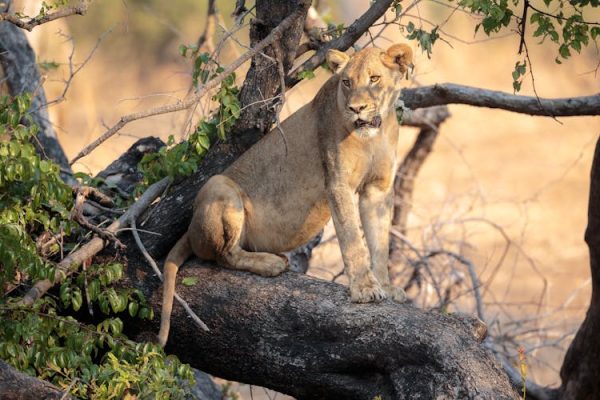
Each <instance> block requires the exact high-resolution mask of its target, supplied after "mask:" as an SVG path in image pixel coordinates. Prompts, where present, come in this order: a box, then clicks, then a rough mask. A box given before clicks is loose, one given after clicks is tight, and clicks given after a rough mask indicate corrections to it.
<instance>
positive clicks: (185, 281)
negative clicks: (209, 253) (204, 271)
mask: <svg viewBox="0 0 600 400" xmlns="http://www.w3.org/2000/svg"><path fill="white" fill-rule="evenodd" d="M181 283H182V284H183V285H185V286H194V285H195V284H196V283H198V278H197V277H195V276H188V277H185V278H183V279H182V280H181Z"/></svg>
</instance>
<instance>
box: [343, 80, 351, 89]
mask: <svg viewBox="0 0 600 400" xmlns="http://www.w3.org/2000/svg"><path fill="white" fill-rule="evenodd" d="M342 83H343V84H344V86H346V87H348V88H349V87H350V85H351V84H352V83H351V82H350V79H344V80H343V81H342Z"/></svg>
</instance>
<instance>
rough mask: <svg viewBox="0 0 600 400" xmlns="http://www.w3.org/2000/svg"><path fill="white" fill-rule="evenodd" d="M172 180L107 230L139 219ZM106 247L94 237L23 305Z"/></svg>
mask: <svg viewBox="0 0 600 400" xmlns="http://www.w3.org/2000/svg"><path fill="white" fill-rule="evenodd" d="M169 182H170V179H169V178H164V179H162V180H160V181H158V182H156V183H155V184H153V185H151V186H150V187H149V188H148V189H147V190H146V191H145V192H144V194H143V195H142V196H141V197H140V198H139V199H138V201H136V202H135V203H134V204H133V205H132V206H131V207H129V209H128V210H127V211H126V212H125V214H123V215H122V216H121V217H120V218H119V219H118V220H116V221H115V222H113V223H112V224H111V225H110V226H109V227H108V228H107V229H106V230H107V231H109V232H116V231H117V230H118V229H119V228H121V227H122V226H125V225H126V224H128V223H129V221H130V219H131V218H134V217H135V218H137V217H138V216H139V215H140V214H141V213H142V212H144V210H146V208H148V206H149V205H150V204H151V203H152V202H153V201H154V200H155V199H156V198H157V197H158V196H160V194H161V193H163V190H164V188H165V187H166V186H167V185H168V184H169ZM104 246H105V242H104V240H103V239H102V238H100V237H94V238H93V239H92V240H90V241H89V242H87V243H86V244H84V245H83V246H81V248H80V249H79V250H77V251H75V252H73V253H71V254H69V255H68V256H67V257H65V258H64V259H63V260H62V261H61V262H60V263H59V264H58V266H57V268H56V273H55V275H54V280H53V281H50V280H49V279H44V280H42V281H38V282H37V283H36V284H35V285H33V287H32V288H31V289H30V290H29V291H28V292H27V293H26V294H25V296H23V299H22V300H21V303H22V304H24V305H27V306H31V305H32V304H33V302H35V301H36V300H37V299H39V298H40V297H42V296H43V295H44V294H45V293H46V292H47V291H48V290H49V289H50V288H51V287H52V286H54V285H55V284H58V283H60V282H62V280H63V279H64V278H65V277H66V276H68V275H70V274H72V273H73V272H75V271H76V270H77V268H78V267H79V265H81V263H82V262H83V261H84V260H87V259H88V258H90V257H92V256H94V255H95V254H97V253H98V252H99V251H100V250H102V249H103V248H104Z"/></svg>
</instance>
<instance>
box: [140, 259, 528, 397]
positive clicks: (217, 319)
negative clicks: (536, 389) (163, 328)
mask: <svg viewBox="0 0 600 400" xmlns="http://www.w3.org/2000/svg"><path fill="white" fill-rule="evenodd" d="M131 260H132V259H130V264H129V268H128V279H129V282H130V283H128V285H135V286H136V287H139V288H141V289H142V290H143V291H144V293H145V294H146V296H147V298H148V299H150V302H151V304H152V305H153V306H154V307H159V304H160V301H161V299H160V290H158V287H157V282H156V279H155V278H154V277H152V276H149V275H150V274H148V272H146V271H147V267H145V266H141V267H139V268H138V267H134V266H133V265H132V262H131ZM186 276H193V277H196V278H198V283H197V284H196V285H195V286H193V287H184V286H181V287H178V289H177V290H178V291H180V292H181V294H182V295H183V296H185V297H186V298H188V299H191V302H190V306H191V307H192V308H193V309H194V310H195V312H196V313H198V314H199V315H200V316H201V317H202V319H203V320H204V321H205V322H206V324H207V325H208V326H209V328H210V329H211V332H210V334H206V333H203V332H201V331H200V330H199V329H197V328H196V327H195V326H194V325H193V323H192V322H191V321H190V320H189V318H187V316H186V314H185V312H184V311H183V309H182V308H181V307H179V306H177V307H175V308H174V310H173V325H172V327H171V329H172V331H171V332H172V334H171V336H170V341H169V343H168V344H167V348H166V351H167V352H169V353H172V354H176V355H177V356H178V357H180V358H181V359H182V361H184V362H188V363H190V364H191V365H192V366H194V367H196V368H199V369H201V370H204V371H206V372H209V373H211V374H214V375H217V376H221V377H224V378H226V379H231V380H236V381H241V382H246V383H251V384H257V385H261V386H265V387H269V388H272V389H275V390H278V391H281V392H284V393H287V394H290V395H292V396H294V397H296V398H298V399H322V398H330V399H333V398H336V399H373V398H375V397H376V396H381V398H382V399H398V398H423V399H434V398H461V399H474V398H485V399H492V398H493V399H516V394H515V392H514V391H513V389H512V387H511V386H510V383H509V381H508V378H507V376H506V375H505V374H504V372H503V371H502V369H501V368H500V366H499V365H498V364H497V362H496V361H495V360H494V358H493V356H492V355H491V354H490V353H488V352H487V351H486V350H485V349H484V348H483V346H481V344H480V343H479V341H480V340H482V339H483V338H482V337H481V336H478V337H476V336H475V333H474V332H475V330H474V329H473V326H472V325H471V324H470V323H469V324H466V323H465V322H463V321H462V320H459V319H455V318H454V317H452V316H448V315H443V314H441V313H437V312H427V311H423V310H419V309H417V308H414V307H412V306H410V305H407V304H396V303H393V302H391V301H385V302H383V303H380V304H353V303H351V302H350V299H349V294H348V290H347V288H346V287H344V286H341V285H338V284H334V283H330V282H325V281H321V280H317V279H314V278H310V277H307V276H304V275H299V274H296V273H291V272H288V273H284V274H283V275H282V276H280V277H277V278H262V277H259V276H256V275H253V274H248V273H243V272H239V271H231V270H226V269H223V268H212V267H211V268H207V267H206V266H201V265H200V264H199V263H198V262H197V261H194V262H191V263H188V264H187V265H186V267H184V268H183V269H182V270H181V278H182V277H186ZM181 278H180V279H181ZM157 323H158V321H152V322H150V321H149V322H142V323H139V324H137V326H136V324H131V325H130V326H134V327H135V328H136V329H140V330H141V331H147V330H149V331H151V332H156V329H157ZM479 332H480V331H479ZM136 333H142V332H130V336H131V334H136Z"/></svg>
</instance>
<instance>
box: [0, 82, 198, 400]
mask: <svg viewBox="0 0 600 400" xmlns="http://www.w3.org/2000/svg"><path fill="white" fill-rule="evenodd" d="M30 105H31V96H30V95H27V94H26V95H22V96H18V97H16V98H14V99H11V98H9V97H7V96H5V97H3V98H2V99H1V100H0V157H1V160H2V162H1V163H0V289H1V290H0V358H2V359H4V360H6V361H7V362H8V363H9V364H11V365H13V366H14V367H15V368H17V369H19V370H21V371H24V372H26V373H29V374H31V375H34V376H37V377H39V378H42V379H46V380H48V381H50V382H52V383H54V384H56V385H58V386H59V387H62V388H64V389H68V391H69V392H70V393H71V394H72V395H74V396H77V397H79V398H94V399H114V398H127V397H130V398H134V397H139V398H150V397H155V398H161V399H163V398H164V399H180V398H184V397H185V395H186V391H187V387H188V386H189V384H190V383H191V382H192V381H193V375H192V372H191V369H190V368H189V366H187V365H184V364H181V363H180V362H179V360H177V358H175V357H167V356H166V355H165V354H164V352H163V351H162V349H161V348H160V347H159V346H157V345H153V344H149V343H147V344H143V343H142V344H137V343H134V342H132V341H130V340H128V339H127V337H126V336H125V335H124V334H123V327H124V324H123V321H122V320H121V317H122V316H123V315H125V316H127V318H141V319H151V318H153V311H152V308H151V307H150V306H149V305H148V304H147V302H146V300H145V298H144V296H143V294H142V293H141V292H140V291H139V290H134V289H123V288H119V287H117V286H116V285H115V283H116V282H118V281H119V280H120V279H121V278H122V276H123V267H122V265H120V264H104V265H92V266H89V267H88V268H87V269H86V270H85V271H83V272H81V273H79V274H78V275H75V276H73V277H70V278H68V279H65V280H64V281H63V283H62V284H61V286H60V288H59V291H58V297H57V298H56V297H51V296H49V295H46V296H45V297H43V298H42V299H40V300H38V301H37V302H35V303H34V305H33V307H26V306H23V305H21V304H20V303H19V300H20V299H21V297H20V296H19V291H18V290H13V291H12V292H11V293H8V292H7V291H6V289H7V288H10V289H14V288H15V287H17V289H18V286H16V285H18V284H21V283H23V282H26V281H37V280H39V279H53V278H54V275H55V267H54V264H53V262H52V261H51V260H48V259H45V258H43V257H42V256H40V255H39V254H38V252H37V249H36V243H35V240H36V238H37V237H38V236H40V235H42V234H45V235H46V236H47V235H48V234H50V235H51V236H56V235H60V234H64V235H65V238H66V240H68V239H69V237H68V235H69V234H71V233H73V232H75V229H74V228H75V227H76V224H75V223H73V222H72V221H71V220H70V215H71V208H72V206H73V194H72V190H71V188H70V187H69V186H68V185H66V184H64V183H63V182H62V180H61V179H60V176H59V168H58V166H56V165H55V164H53V163H52V162H50V161H46V160H41V159H40V158H39V156H38V155H37V154H36V152H35V148H34V146H33V145H32V144H31V141H32V140H35V139H34V137H35V134H36V132H37V129H38V128H37V126H36V125H34V124H33V123H32V120H31V117H30V116H29V115H28V109H29V107H30ZM88 183H90V182H88ZM65 246H68V244H66V245H65ZM56 247H57V249H55V250H58V245H56ZM84 299H85V300H87V304H88V308H89V310H90V311H89V312H90V314H91V313H92V312H93V311H94V310H96V311H99V312H100V313H101V314H103V315H106V316H107V318H106V319H104V320H101V321H100V322H99V323H96V324H92V323H83V322H81V321H79V320H77V319H75V318H73V317H72V316H68V315H66V314H67V313H69V314H74V315H80V314H81V312H82V306H83V303H84ZM95 314H96V315H97V313H95ZM82 319H83V318H82ZM186 385H187V386H186Z"/></svg>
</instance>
